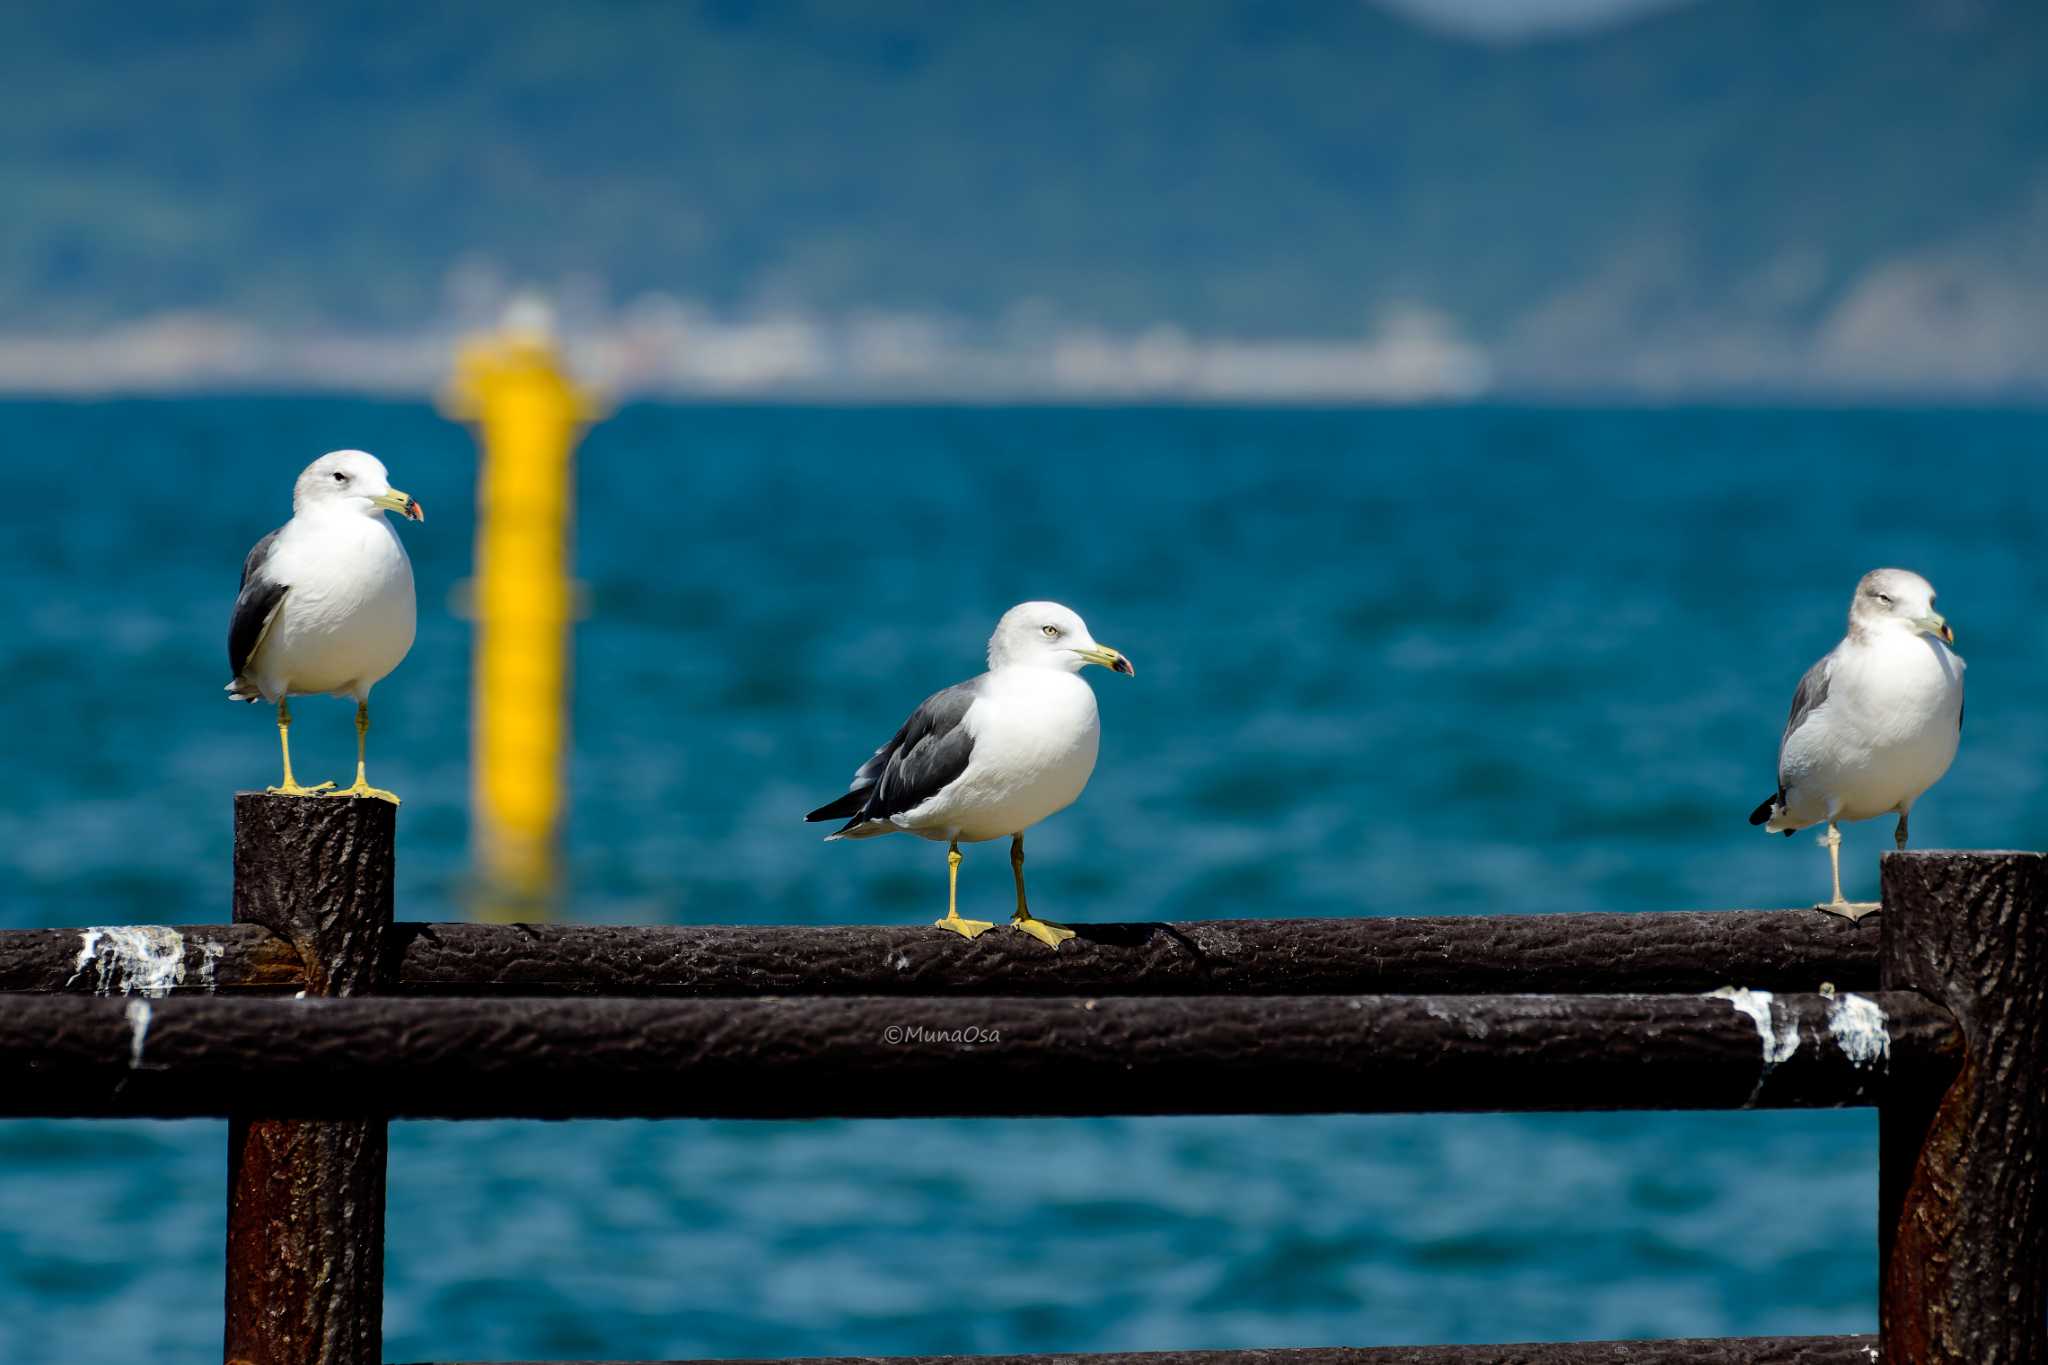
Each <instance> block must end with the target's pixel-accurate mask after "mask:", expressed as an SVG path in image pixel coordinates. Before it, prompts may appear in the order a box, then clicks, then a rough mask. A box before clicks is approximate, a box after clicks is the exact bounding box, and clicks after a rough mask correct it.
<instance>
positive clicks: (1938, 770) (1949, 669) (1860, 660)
mask: <svg viewBox="0 0 2048 1365" xmlns="http://www.w3.org/2000/svg"><path fill="white" fill-rule="evenodd" d="M1955 638H1956V637H1955V632H1954V631H1952V630H1950V629H1949V624H1948V622H1947V621H1946V620H1945V619H1943V617H1942V615H1941V614H1940V613H1939V612H1937V611H1935V609H1934V587H1933V585H1932V584H1930V583H1929V582H1928V581H1927V580H1926V579H1924V578H1922V577H1921V576H1920V575H1919V574H1916V573H1911V572H1908V571H1907V570H1905V569H1873V570H1872V571H1871V572H1869V573H1867V574H1865V575H1863V578H1862V581H1861V582H1859V583H1857V585H1856V595H1855V596H1854V597H1853V598H1851V599H1850V603H1849V633H1848V635H1847V636H1846V637H1845V638H1844V639H1843V640H1842V642H1841V643H1840V644H1838V645H1836V646H1835V647H1834V648H1833V649H1832V650H1830V651H1828V653H1827V656H1826V657H1825V658H1823V659H1821V661H1820V662H1819V663H1817V664H1815V665H1814V666H1813V667H1812V668H1809V669H1807V670H1806V676H1805V677H1803V678H1801V679H1800V680H1799V688H1798V690H1797V691H1796V692H1794V693H1793V695H1792V714H1791V716H1790V718H1789V719H1787V720H1786V722H1785V734H1784V737H1783V739H1781V740H1780V741H1779V744H1778V790H1777V792H1776V793H1775V794H1774V795H1772V796H1771V797H1770V798H1769V799H1767V800H1766V801H1764V803H1763V804H1762V805H1760V806H1758V807H1757V808H1756V809H1755V810H1754V811H1752V812H1751V813H1750V816H1749V823H1751V824H1752V825H1762V826H1763V827H1764V828H1765V829H1767V830H1769V831H1770V832H1772V833H1773V834H1780V833H1782V834H1787V835H1790V834H1792V833H1795V832H1796V831H1798V830H1802V829H1805V828H1806V827H1807V826H1809V825H1817V824H1820V823H1822V822H1826V824H1827V827H1828V832H1827V834H1826V835H1825V836H1824V837H1823V838H1822V839H1821V844H1822V845H1823V846H1824V847H1825V848H1826V849H1827V851H1828V865H1829V868H1830V869H1831V871H1832V874H1833V877H1834V892H1835V894H1834V899H1832V900H1830V901H1829V902H1827V903H1826V904H1824V905H1820V906H1818V907H1816V908H1818V909H1821V910H1826V911H1829V912H1830V913H1832V914H1838V915H1842V916H1845V917H1846V918H1848V919H1852V920H1854V919H1859V918H1861V917H1862V916H1864V915H1867V914H1869V913H1870V912H1871V911H1872V910H1875V909H1876V908H1877V906H1876V905H1875V904H1874V903H1870V902H1851V901H1848V900H1846V899H1844V898H1843V896H1842V852H1841V850H1842V835H1841V831H1840V830H1839V829H1837V828H1836V826H1837V825H1838V824H1839V823H1840V822H1841V821H1844V820H1870V819H1874V818H1876V817H1877V816H1880V815H1888V814H1892V813H1896V814H1897V815H1898V817H1899V824H1898V828H1897V829H1896V830H1895V831H1894V833H1893V838H1894V839H1895V841H1896V842H1897V844H1898V846H1899V847H1900V848H1904V847H1905V846H1906V816H1907V814H1908V812H1910V811H1911V810H1912V808H1913V803H1914V802H1915V801H1917V800H1919V799H1920V797H1921V795H1922V794H1923V793H1924V792H1926V790H1927V789H1928V788H1929V787H1931V786H1933V785H1934V784H1935V783H1936V782H1938V781H1940V780H1941V777H1942V774H1944V773H1946V772H1947V771H1948V766H1949V764H1950V763H1952V762H1954V761H1955V756H1956V746H1957V744H1958V743H1959V741H1960V738H1961V732H1962V725H1963V660H1962V657H1961V656H1960V655H1958V654H1957V653H1956V652H1955V651H1954V650H1953V649H1952V648H1950V646H1952V645H1953V644H1954V643H1955Z"/></svg>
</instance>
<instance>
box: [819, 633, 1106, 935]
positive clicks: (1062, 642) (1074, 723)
mask: <svg viewBox="0 0 2048 1365" xmlns="http://www.w3.org/2000/svg"><path fill="white" fill-rule="evenodd" d="M1088 664H1101V665H1102V666H1103V667H1104V668H1107V669H1109V670H1111V671H1112V672H1116V673H1124V674H1130V673H1132V672H1134V670H1133V669H1132V667H1131V661H1130V660H1129V659H1126V658H1125V657H1124V656H1123V655H1121V654H1119V653H1117V651H1115V650H1113V649H1110V648H1109V647H1108V646H1106V645H1100V644H1097V643H1096V642H1095V638H1094V637H1093V636H1092V635H1090V634H1089V633H1088V626H1087V624H1086V623H1085V622H1083V621H1082V620H1081V618H1080V617H1079V616H1076V615H1075V614H1074V613H1073V612H1072V611H1069V610H1068V609H1067V608H1065V607H1063V606H1061V605H1060V604H1059V603H1057V602H1026V603H1023V604H1022V605H1021V606H1015V607H1012V608H1010V609H1009V610H1008V611H1007V612H1004V613H1003V619H1002V620H1001V621H999V622H997V623H996V631H995V634H993V635H991V636H990V637H989V641H988V672H986V673H984V674H982V675H981V676H980V677H978V678H974V679H971V680H969V681H967V682H964V683H959V684H956V685H955V686H952V687H949V688H947V689H946V690H945V691H943V692H937V693H934V694H933V695H931V696H929V697H927V698H925V700H924V702H923V704H922V705H920V706H919V707H918V708H917V709H916V710H915V711H913V712H911V713H910V719H909V720H907V721H905V722H903V728H902V729H900V730H898V731H897V732H896V737H895V738H894V739H891V740H890V741H889V742H888V743H887V744H884V745H883V746H882V747H881V748H879V749H877V750H875V755H874V757H873V758H870V759H869V760H868V761H867V762H866V763H863V764H862V765H861V767H860V771H859V772H857V773H855V774H854V775H853V785H852V788H851V789H850V790H849V791H848V792H847V793H846V795H844V796H842V797H840V798H839V799H838V800H837V801H834V802H832V803H831V804H830V805H827V806H820V807H819V808H818V809H817V810H814V811H812V812H811V813H810V814H809V815H806V816H805V817H804V819H806V820H844V821H846V823H845V824H844V825H842V826H840V827H839V829H837V830H836V831H834V832H833V833H831V834H829V835H827V836H826V838H827V840H828V841H829V840H832V839H870V838H873V837H874V836H876V835H878V834H894V833H896V832H897V831H899V830H901V831H903V832H905V833H909V834H915V835H918V836H919V837H921V838H925V839H933V840H943V841H944V842H945V843H946V845H947V850H946V875H947V889H946V917H945V918H944V919H942V920H938V921H937V922H936V923H937V927H938V928H941V929H950V930H952V931H953V932H954V933H957V934H960V935H963V936H964V937H967V938H973V937H975V936H976V935H977V934H980V933H982V932H984V931H985V930H987V929H989V928H990V927H992V926H991V925H990V924H989V923H988V922H986V921H983V920H970V919H962V918H961V917H960V845H961V844H963V843H978V842H981V841H983V840H987V839H1000V838H1002V837H1003V836H1004V835H1006V834H1007V835H1009V836H1010V870H1011V873H1012V875H1013V876H1014V877H1015V878H1016V882H1017V909H1016V911H1015V912H1014V913H1013V914H1012V915H1011V916H1010V923H1011V925H1012V926H1013V927H1015V928H1017V929H1021V930H1023V931H1024V932H1025V933H1027V934H1030V935H1031V936H1032V937H1034V938H1036V939H1038V940H1039V941H1040V942H1042V943H1044V944H1045V945H1046V946H1048V947H1050V948H1055V949H1056V948H1058V947H1059V946H1060V944H1061V943H1063V942H1065V941H1066V940H1067V939H1070V938H1072V937H1073V936H1074V931H1073V930H1071V929H1068V928H1066V927H1065V926H1064V925H1058V924H1052V923H1049V922H1047V921H1045V920H1042V919H1037V918H1034V917H1033V915H1032V914H1031V909H1030V906H1029V904H1028V903H1027V902H1026V901H1025V898H1024V831H1025V830H1027V829H1029V828H1030V827H1031V826H1033V825H1035V824H1037V823H1038V822H1039V821H1041V820H1043V819H1045V818H1046V817H1047V816H1048V815H1052V814H1054V813H1055V812H1057V811H1061V810H1064V809H1066V808H1067V807H1068V806H1070V805H1072V804H1073V803H1074V799H1075V798H1076V797H1078V796H1080V794H1081V789H1082V788H1083V787H1085V786H1087V785H1088V778H1089V775H1090V774H1091V773H1093V772H1094V771H1095V755H1096V751H1097V748H1098V746H1099V744H1100V741H1101V735H1102V726H1101V721H1100V720H1099V718H1098V717H1097V714H1096V709H1095V690H1094V689H1093V688H1091V687H1090V686H1088V684H1087V683H1085V682H1082V681H1081V679H1080V677H1079V676H1078V675H1079V673H1080V671H1081V669H1082V668H1083V667H1085V666H1086V665H1088Z"/></svg>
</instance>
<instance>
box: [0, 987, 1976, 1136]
mask: <svg viewBox="0 0 2048 1365" xmlns="http://www.w3.org/2000/svg"><path fill="white" fill-rule="evenodd" d="M1958 1037H1959V1035H1958V1033H1957V1029H1956V1026H1955V1023H1954V1021H1953V1020H1952V1019H1951V1018H1950V1016H1949V1015H1948V1014H1947V1013H1946V1012H1945V1011H1943V1010H1942V1009H1940V1008H1939V1007H1937V1006H1934V1005H1932V1004H1930V1003H1929V1002H1927V1001H1926V1000H1925V999H1924V998H1923V997H1921V996H1919V995H1917V994H1914V993H1911V992H1897V993H1884V994H1875V995H1869V996H1864V995H1840V996H1823V995H1780V996H1775V997H1773V996H1770V995H1768V994H1764V993H1751V992H1743V993H1740V994H1739V995H1736V996H1734V997H1732V998H1730V997H1727V996H1698V995H1684V996H1292V997H1281V996H1267V997H1249V998H1247V997H1219V998H1187V997H1179V998H1176V997H1161V998H1128V997H1125V998H1119V997H1099V998H1089V999H1018V998H1009V997H989V998H966V999H963V998H952V997H920V998H911V999H903V998H888V997H876V996H851V997H824V998H815V997H814V998H782V997H770V998H766V999H754V1000H663V999H596V1000H589V999H529V998H499V999H467V998H465V999H417V998H415V999H391V998H376V997H366V998H357V999H304V1000H295V999H276V998H268V997H242V998H236V999H221V998H206V997H179V998H172V999H166V1000H154V1001H149V1000H140V999H129V1000H125V1001H123V1000H99V999H79V998H75V997H64V996H12V997H5V998H0V1115H10V1116H29V1115H37V1116H51V1117H71V1116H80V1117H89V1116H96V1115H135V1116H152V1117H164V1118H179V1117H195V1116H207V1115H218V1114H223V1113H226V1112H228V1111H229V1110H230V1109H231V1108H234V1107H237V1106H240V1105H244V1104H247V1103H248V1102H249V1097H250V1096H252V1095H260V1096H262V1100H263V1106H264V1109H265V1111H266V1112H268V1113H273V1114H277V1115H281V1116H293V1117H333V1118H342V1117H350V1116H369V1115H387V1116H390V1117H394V1118H583V1117H588V1118H670V1117H678V1118H679V1117H703V1118H713V1117H719V1118H830V1117H877V1118H880V1117H920V1116H940V1115H971V1116H1020V1117H1021V1116H1029V1115H1089V1114H1264V1113H1411V1112H1450V1111H1467V1112H1471V1111H1488V1110H1572V1109H1734V1108H1741V1107H1745V1106H1756V1107H1763V1108H1810V1107H1827V1106H1839V1105H1858V1104H1874V1103H1876V1102H1878V1100H1879V1099H1880V1098H1882V1096H1883V1095H1884V1094H1885V1093H1886V1092H1887V1091H1888V1089H1889V1088H1890V1087H1891V1086H1893V1085H1894V1084H1898V1083H1903V1082H1907V1081H1912V1082H1917V1083H1922V1084H1924V1083H1926V1081H1927V1079H1928V1078H1929V1077H1934V1078H1936V1079H1937V1080H1938V1079H1939V1078H1940V1077H1943V1076H1946V1075H1948V1074H1950V1073H1951V1072H1952V1071H1953V1069H1954V1067H1955V1065H1956V1055H1957V1047H1958Z"/></svg>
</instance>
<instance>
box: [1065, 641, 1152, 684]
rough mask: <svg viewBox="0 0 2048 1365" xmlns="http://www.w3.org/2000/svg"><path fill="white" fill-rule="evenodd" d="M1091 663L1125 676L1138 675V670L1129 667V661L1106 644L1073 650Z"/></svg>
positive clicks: (1132, 676)
mask: <svg viewBox="0 0 2048 1365" xmlns="http://www.w3.org/2000/svg"><path fill="white" fill-rule="evenodd" d="M1074 652H1075V653H1076V654H1078V655H1080V656H1081V657H1082V658H1084V659H1086V660H1087V661H1088V662H1089V663H1091V664H1101V665H1102V666H1103V667H1104V668H1106V669H1108V670H1109V671H1110V672H1112V673H1121V674H1123V675H1124V676H1125V677H1127V678H1135V677H1137V676H1138V670H1137V669H1135V668H1132V667H1131V661H1130V660H1129V659H1126V658H1125V657H1124V656H1123V655H1121V654H1119V653H1117V652H1116V651H1115V650H1113V649H1111V648H1110V647H1109V646H1108V645H1096V646H1094V647H1093V648H1090V649H1077V650H1075V651H1074Z"/></svg>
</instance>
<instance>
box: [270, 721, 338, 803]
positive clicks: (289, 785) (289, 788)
mask: <svg viewBox="0 0 2048 1365" xmlns="http://www.w3.org/2000/svg"><path fill="white" fill-rule="evenodd" d="M277 747H278V748H280V749H282V750H284V781H282V782H280V783H279V784H278V785H276V786H275V787H272V788H271V789H270V790H271V791H272V792H274V793H276V794H277V795H279V796H318V795H319V794H320V793H321V792H324V791H326V790H327V789H328V788H329V787H332V786H333V785H334V784H333V783H332V782H322V783H321V784H320V785H319V786H317V787H302V786H300V785H299V784H298V781H297V779H295V778H294V777H293V776H292V706H291V703H290V702H288V701H286V700H285V699H284V698H283V697H279V698H278V699H277Z"/></svg>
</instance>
